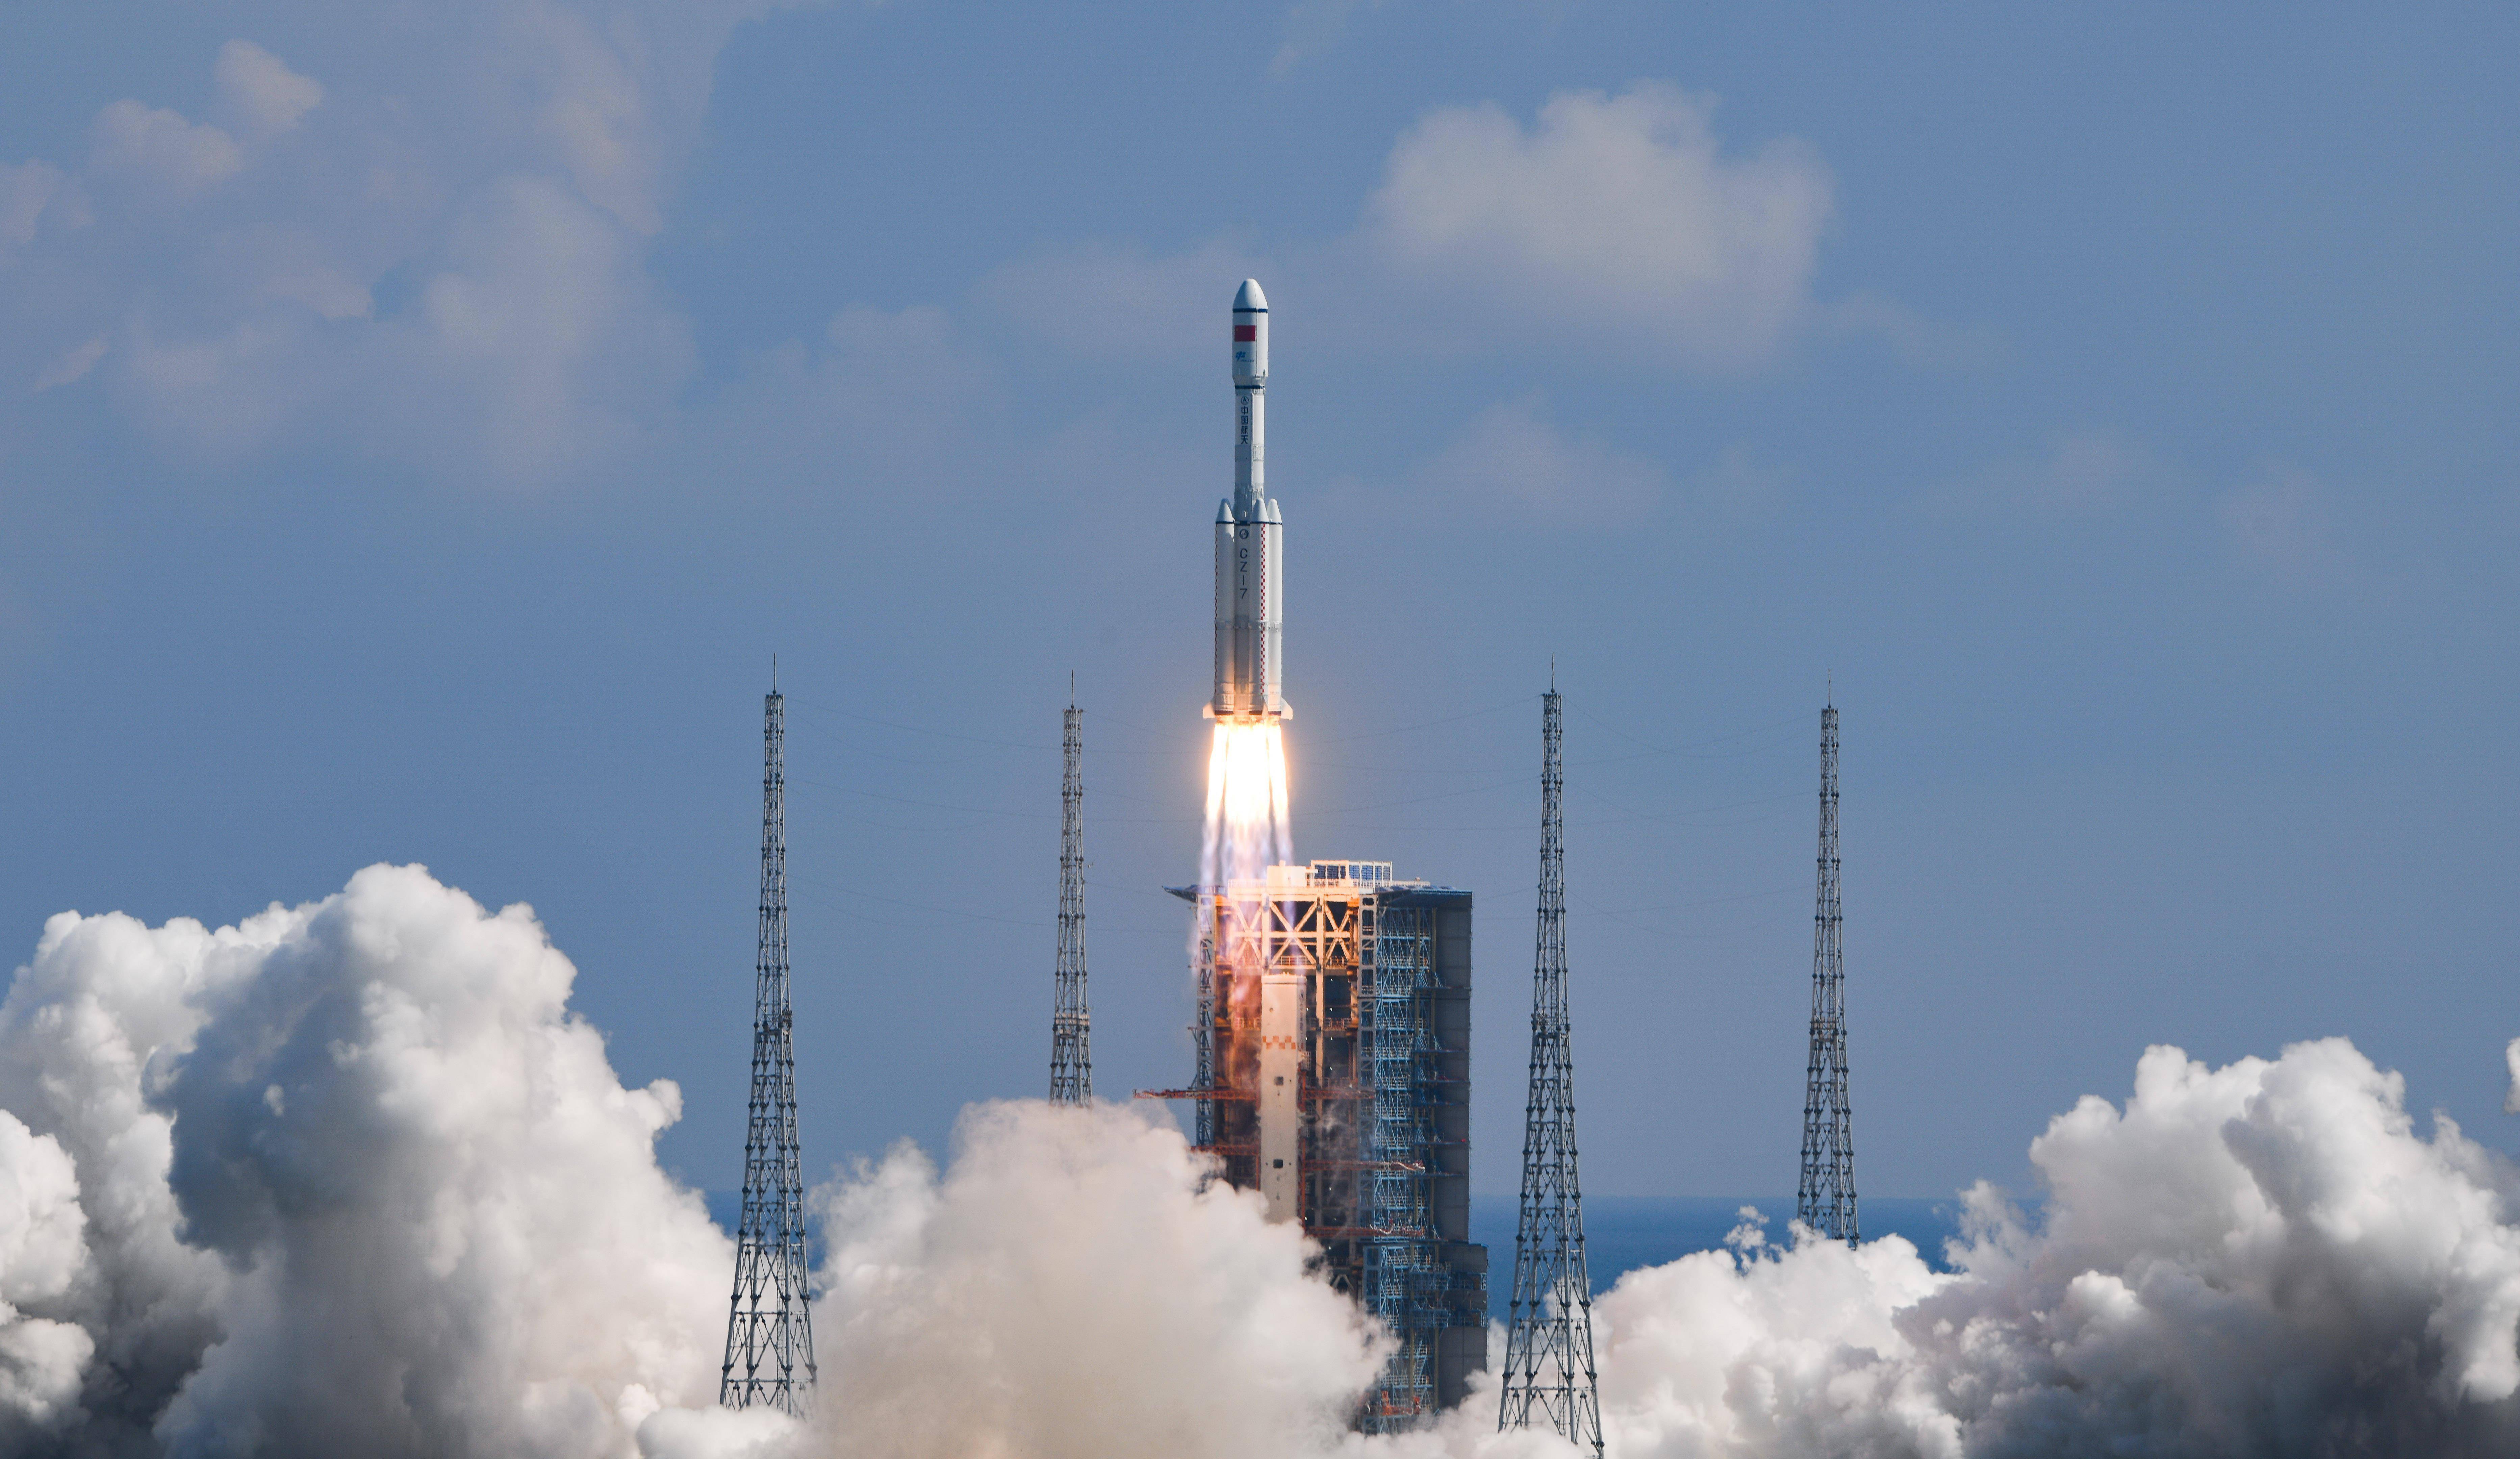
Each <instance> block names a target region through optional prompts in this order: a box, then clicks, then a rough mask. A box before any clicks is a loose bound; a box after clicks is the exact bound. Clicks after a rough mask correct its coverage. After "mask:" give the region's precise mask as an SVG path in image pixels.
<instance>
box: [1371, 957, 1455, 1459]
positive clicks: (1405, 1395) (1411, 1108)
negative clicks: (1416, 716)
mask: <svg viewBox="0 0 2520 1459" xmlns="http://www.w3.org/2000/svg"><path fill="white" fill-rule="evenodd" d="M1380 911H1381V915H1380V916H1379V918H1378V919H1377V925H1376V927H1375V929H1374V934H1373V938H1372V940H1371V941H1370V942H1368V943H1366V946H1367V947H1368V948H1370V949H1371V959H1370V964H1369V965H1368V966H1365V967H1361V968H1359V969H1358V975H1359V978H1360V980H1362V981H1363V982H1364V983H1365V986H1366V996H1365V998H1364V999H1363V1006H1362V1008H1361V1009H1360V1012H1361V1013H1362V1014H1363V1015H1364V1019H1365V1026H1364V1027H1363V1029H1361V1030H1360V1031H1361V1032H1362V1033H1363V1034H1364V1043H1365V1052H1366V1057H1365V1060H1364V1064H1365V1069H1364V1073H1365V1077H1366V1086H1367V1088H1368V1089H1369V1090H1370V1091H1371V1094H1370V1096H1369V1098H1370V1100H1371V1103H1370V1104H1369V1105H1368V1107H1367V1113H1366V1140H1365V1150H1364V1152H1363V1156H1362V1160H1361V1161H1360V1163H1361V1164H1362V1165H1363V1166H1364V1167H1365V1168H1364V1169H1363V1170H1362V1171H1361V1172H1360V1173H1361V1174H1362V1176H1363V1181H1362V1184H1363V1185H1364V1190H1363V1192H1362V1193H1361V1194H1362V1195H1363V1197H1364V1199H1363V1200H1362V1201H1361V1202H1359V1203H1358V1204H1359V1207H1360V1209H1359V1210H1358V1212H1357V1226H1358V1227H1359V1228H1360V1229H1361V1230H1362V1231H1364V1232H1365V1233H1366V1235H1365V1236H1364V1239H1363V1249H1362V1251H1361V1252H1360V1253H1359V1254H1360V1255H1361V1256H1362V1257H1363V1258H1364V1260H1363V1267H1364V1271H1363V1276H1364V1291H1363V1293H1362V1294H1361V1296H1362V1297H1363V1299H1364V1302H1365V1309H1366V1310H1367V1311H1369V1312H1371V1313H1373V1315H1374V1316H1376V1317H1379V1318H1381V1319H1382V1320H1383V1322H1385V1323H1387V1324H1388V1325H1389V1326H1390V1328H1391V1332H1392V1335H1393V1336H1394V1337H1396V1338H1398V1339H1399V1340H1400V1345H1399V1347H1398V1349H1397V1350H1395V1351H1394V1352H1393V1353H1392V1354H1391V1360H1390V1362H1389V1363H1387V1364H1385V1365H1384V1367H1383V1370H1382V1377H1381V1379H1380V1380H1379V1381H1378V1382H1377V1383H1376V1384H1375V1385H1374V1391H1373V1395H1372V1396H1371V1397H1369V1398H1368V1399H1367V1400H1366V1408H1365V1412H1364V1414H1363V1415H1362V1422H1361V1423H1360V1424H1359V1425H1358V1427H1359V1428H1361V1429H1363V1430H1364V1431H1365V1432H1366V1433H1368V1434H1383V1433H1392V1432H1396V1431H1399V1430H1402V1429H1410V1428H1415V1427H1416V1426H1417V1425H1418V1424H1419V1423H1422V1422H1424V1420H1425V1419H1426V1418H1427V1417H1429V1416H1431V1415H1432V1414H1433V1413H1434V1411H1435V1375H1434V1373H1433V1371H1432V1367H1431V1359H1432V1358H1433V1356H1434V1343H1435V1334H1436V1333H1437V1332H1438V1331H1440V1330H1441V1329H1442V1328H1443V1327H1444V1326H1445V1325H1446V1324H1447V1323H1448V1322H1449V1321H1450V1320H1451V1314H1450V1312H1449V1311H1448V1310H1447V1304H1446V1297H1445V1294H1446V1287H1447V1284H1448V1283H1449V1280H1450V1277H1451V1273H1450V1272H1449V1271H1448V1270H1447V1269H1446V1268H1445V1267H1444V1265H1443V1263H1442V1262H1441V1261H1440V1260H1438V1259H1437V1254H1436V1253H1435V1252H1434V1251H1432V1250H1430V1245H1431V1243H1430V1242H1429V1240H1428V1238H1429V1237H1430V1236H1431V1235H1432V1227H1433V1225H1434V1219H1433V1211H1432V1209H1431V1207H1430V1204H1429V1202H1428V1200H1427V1190H1426V1165H1427V1157H1428V1151H1429V1149H1430V1147H1431V1146H1432V1145H1433V1144H1434V1142H1435V1132H1434V1131H1433V1129H1431V1128H1430V1127H1429V1126H1428V1123H1427V1119H1426V1114H1425V1111H1424V1110H1423V1109H1422V1108H1421V1104H1422V1093H1423V1091H1422V1089H1421V1080H1422V1076H1423V1074H1424V1072H1425V1071H1424V1070H1423V1069H1422V1066H1423V1064H1424V1063H1425V1062H1426V1060H1427V1059H1428V1057H1429V1056H1430V1055H1432V1054H1433V1053H1434V1052H1435V1042H1434V1038H1433V1036H1432V1034H1431V1033H1430V1031H1429V1030H1428V1028H1427V1026H1426V995H1427V994H1428V993H1430V992H1431V991H1433V988H1434V985H1435V932H1434V917H1433V915H1432V914H1431V913H1430V912H1429V911H1427V910H1426V909H1425V908H1422V907H1384V908H1382V909H1380Z"/></svg>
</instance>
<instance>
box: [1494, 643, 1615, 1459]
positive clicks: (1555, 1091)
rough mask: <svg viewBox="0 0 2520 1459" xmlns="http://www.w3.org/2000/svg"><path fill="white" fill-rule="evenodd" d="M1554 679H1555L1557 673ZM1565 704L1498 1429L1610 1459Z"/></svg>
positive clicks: (1547, 754) (1548, 725)
mask: <svg viewBox="0 0 2520 1459" xmlns="http://www.w3.org/2000/svg"><path fill="white" fill-rule="evenodd" d="M1552 677H1553V678H1554V677H1555V676H1554V675H1552ZM1564 729H1565V716H1564V709H1563V703H1562V701H1560V700H1559V699H1558V697H1557V686H1556V685H1555V684H1552V685H1550V687H1549V693H1548V694H1547V695H1545V696H1543V697H1542V699H1541V702H1540V916H1539V935H1538V938H1537V940H1538V948H1537V951H1536V955H1535V956H1534V958H1533V960H1532V976H1531V1090H1530V1104H1529V1106H1528V1108H1527V1110H1526V1112H1525V1114H1524V1117H1523V1128H1522V1199H1521V1202H1520V1205H1519V1207H1518V1208H1517V1211H1516V1213H1515V1217H1514V1227H1513V1299H1512V1303H1511V1305H1510V1306H1509V1307H1508V1327H1507V1329H1506V1337H1505V1388H1504V1391H1503V1393H1502V1396H1501V1402H1500V1407H1499V1412H1498V1415H1497V1427H1498V1428H1499V1429H1500V1430H1504V1429H1528V1428H1531V1427H1532V1426H1533V1425H1534V1424H1538V1425H1541V1426H1543V1427H1546V1428H1549V1429H1553V1430H1554V1431H1556V1432H1557V1433H1558V1434H1559V1435H1561V1436H1564V1437H1565V1439H1566V1441H1567V1442H1569V1443H1571V1444H1573V1445H1575V1447H1577V1448H1578V1449H1582V1450H1585V1451H1587V1452H1589V1453H1591V1454H1592V1455H1593V1456H1594V1459H1600V1453H1601V1400H1600V1395H1599V1390H1598V1385H1597V1383H1596V1381H1595V1377H1594V1372H1593V1278H1592V1273H1591V1272H1590V1270H1589V1269H1588V1266H1587V1263H1586V1260H1585V1254H1584V1193H1583V1187H1582V1185H1581V1183H1580V1182H1579V1181H1578V1180H1577V1179H1576V1170H1575V1050H1574V1041H1573V1031H1574V1029H1573V1020H1572V1019H1571V1018H1570V1017H1569V1015H1568V1012H1567V1004H1566V822H1565V806H1564V801H1565V789H1566V777H1565V771H1564V769H1563V767H1562V765H1561V764H1560V762H1559V758H1558V742H1559V740H1560V739H1561V738H1562V736H1563V734H1564Z"/></svg>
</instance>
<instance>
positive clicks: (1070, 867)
mask: <svg viewBox="0 0 2520 1459" xmlns="http://www.w3.org/2000/svg"><path fill="white" fill-rule="evenodd" d="M1075 698H1076V697H1075V692H1074V690H1073V689H1072V688H1071V690H1070V691H1069V694H1068V705H1067V732H1066V734H1065V735H1063V736H1062V737H1061V738H1060V749H1061V750H1062V751H1064V752H1065V756H1066V769H1065V771H1064V773H1063V774H1061V775H1060V777H1059V782H1058V974H1057V977H1058V989H1057V994H1056V995H1055V997H1054V999H1053V1001H1052V1004H1051V1010H1050V1102H1051V1103H1052V1104H1054V1105H1087V1104H1092V1103H1093V1102H1094V1049H1093V1043H1092V1033H1093V1021H1092V1019H1091V1018H1090V1017H1088V1015H1087V1013H1086V1007H1085V729H1084V725H1085V711H1084V710H1082V709H1080V708H1078V707H1076V703H1075Z"/></svg>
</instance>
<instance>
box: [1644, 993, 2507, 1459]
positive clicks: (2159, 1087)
mask: <svg viewBox="0 0 2520 1459" xmlns="http://www.w3.org/2000/svg"><path fill="white" fill-rule="evenodd" d="M2404 1094H2405V1085H2404V1082H2403V1081H2402V1080H2401V1079H2400V1078H2399V1076H2398V1075H2396V1074H2394V1073H2386V1072H2383V1071H2379V1070H2377V1069H2374V1068H2373V1067H2372V1066H2371V1064H2370V1062H2369V1061H2368V1060H2366V1059H2364V1058H2363V1056H2362V1055H2361V1054H2360V1053H2358V1052H2356V1050H2355V1049H2354V1047H2353V1046H2352V1045H2351V1044H2349V1043H2347V1042H2345V1041H2344V1040H2342V1039H2330V1040H2327V1041H2324V1042H2319V1043H2309V1044H2300V1045H2296V1046H2294V1047H2293V1048H2291V1049H2288V1050H2286V1051H2285V1053H2284V1055H2283V1057H2282V1058H2281V1059H2279V1060H2275V1061H2273V1062H2268V1061H2265V1060H2259V1059H2246V1060H2242V1061H2240V1062H2239V1063H2236V1064H2233V1065H2230V1066H2228V1068H2224V1069H2219V1070H2216V1069H2208V1068H2206V1067H2205V1066H2204V1065H2201V1064H2197V1063H2193V1062H2191V1061H2189V1060H2188V1059H2187V1058H2186V1056H2185V1055H2183V1054H2182V1053H2181V1052H2180V1051H2179V1050H2177V1049H2171V1048H2155V1049H2152V1050H2150V1051H2149V1052H2147V1053H2146V1054H2145V1055H2144V1057H2143V1059H2142V1061H2141V1063H2140V1064H2139V1065H2138V1067H2137V1071H2136V1089H2135V1095H2134V1097H2133V1098H2132V1099H2130V1100H2129V1101H2128V1102H2127V1105H2126V1107H2125V1109H2124V1110H2123V1111H2121V1110H2119V1109H2116V1108H2113V1107H2111V1106H2110V1105H2109V1104H2108V1103H2107V1102H2106V1101H2103V1100H2099V1099H2095V1098H2089V1097H2087V1098H2085V1099H2084V1100H2083V1102H2082V1103H2081V1104H2080V1105H2078V1106H2076V1108H2075V1109H2074V1110H2073V1111H2072V1112H2071V1113H2069V1114H2066V1115H2063V1116H2060V1117H2058V1118H2057V1119H2056V1120H2055V1121H2054V1122H2053V1123H2051V1124H2050V1125H2049V1126H2048V1132H2047V1133H2046V1134H2044V1135H2042V1136H2041V1137H2040V1138H2039V1139H2038V1140H2037V1141H2036V1142H2034V1143H2033V1144H2032V1146H2031V1158H2032V1160H2033V1161H2034V1162H2035V1163H2037V1165H2038V1168H2039V1170H2040V1173H2041V1174H2042V1175H2043V1176H2044V1177H2045V1180H2046V1182H2047V1185H2048V1200H2047V1204H2046V1209H2045V1212H2044V1220H2043V1221H2042V1222H2041V1224H2040V1225H2039V1226H2038V1228H2037V1229H2035V1230H2034V1229H2033V1228H2032V1227H2031V1226H2030V1225H2028V1224H2027V1223H2026V1222H2025V1220H2024V1218H2023V1217H2022V1215H2021V1214H2020V1213H2019V1212H2018V1211H2017V1210H2015V1209H2014V1208H2011V1207H2010V1206H2009V1205H2007V1204H2006V1203H2005V1202H2004V1201H2003V1199H2002V1198H2001V1197H2000V1196H1999V1195H1998V1194H1997V1193H1996V1192H1994V1191H1992V1190H1990V1189H1988V1188H1986V1187H1984V1186H1982V1185H1981V1186H1980V1187H1978V1188H1977V1189H1975V1190H1973V1191H1971V1192H1970V1193H1969V1195H1968V1222H1967V1232H1966V1235H1965V1237H1964V1239H1963V1241H1962V1242H1961V1243H1958V1244H1956V1245H1955V1247H1954V1249H1953V1252H1952V1255H1953V1256H1954V1257H1955V1264H1956V1265H1957V1267H1958V1270H1957V1272H1955V1273H1953V1274H1948V1275H1937V1274H1935V1273H1933V1272H1931V1271H1929V1270H1927V1268H1926V1267H1925V1265H1924V1264H1923V1262H1921V1261H1920V1260H1919V1259H1918V1258H1917V1257H1916V1255H1915V1254H1914V1252H1913V1249H1912V1248H1910V1247H1909V1246H1908V1245H1907V1244H1906V1243H1905V1242H1902V1241H1899V1240H1897V1239H1895V1238H1893V1239H1891V1240H1886V1241H1881V1242H1876V1243H1872V1244H1869V1245H1868V1246H1866V1247H1865V1248H1863V1249H1862V1250H1861V1251H1849V1250H1847V1249H1845V1248H1844V1247H1842V1246H1837V1245H1834V1244H1829V1243H1818V1242H1815V1243H1807V1244H1804V1245H1802V1246H1799V1247H1797V1248H1795V1249H1794V1250H1792V1251H1790V1252H1787V1253H1784V1254H1780V1255H1777V1256H1775V1257H1773V1258H1772V1259H1760V1254H1759V1252H1758V1250H1757V1248H1756V1247H1752V1248H1751V1249H1750V1251H1749V1253H1748V1259H1742V1258H1740V1257H1736V1256H1734V1255H1728V1254H1701V1255H1696V1256H1690V1257H1686V1258H1683V1259H1682V1260H1680V1261H1677V1262H1674V1263H1672V1264H1671V1265H1668V1266H1664V1267H1660V1268H1657V1269H1654V1270H1650V1271H1643V1272H1638V1273H1635V1274H1633V1275H1631V1276H1629V1277H1628V1278H1627V1279H1626V1280H1625V1281H1623V1282H1621V1283H1620V1284H1619V1286H1618V1288H1617V1289H1616V1290H1615V1291H1613V1292H1612V1293H1611V1294H1610V1295H1609V1296H1608V1297H1607V1298H1605V1299H1603V1300H1602V1301H1601V1302H1600V1303H1599V1304H1598V1307H1597V1308H1596V1310H1597V1312H1598V1313H1599V1316H1600V1320H1601V1321H1602V1323H1603V1324H1604V1325H1605V1327H1606V1329H1607V1331H1606V1333H1605V1334H1604V1342H1603V1344H1602V1349H1603V1351H1602V1365H1601V1372H1602V1385H1603V1393H1602V1398H1603V1406H1604V1420H1605V1423H1606V1425H1607V1427H1608V1429H1609V1431H1610V1435H1611V1442H1612V1447H1613V1449H1614V1451H1615V1452H1617V1453H1619V1454H1622V1455H1626V1456H1630V1459H1640V1456H1646V1455H1651V1456H1657V1459H1660V1456H1675V1459H1676V1456H1682V1455H1713V1454H1800V1453H1865V1454H1913V1455H1929V1456H1941V1455H1959V1454H1991V1455H1993V1454H2000V1455H2010V1454H2024V1455H2027V1454H2039V1455H2058V1454H2068V1455H2071V1454H2093V1455H2098V1454H2146V1455H2181V1454H2195V1455H2208V1454H2214V1455H2228V1454H2269V1455H2274V1454H2287V1455H2289V1454H2415V1453H2424V1454H2479V1455H2482V1454H2507V1453H2512V1452H2515V1451H2520V1449H2516V1448H2515V1446H2520V1403H2515V1401H2514V1398H2513V1394H2514V1391H2515V1390H2520V1226H2514V1225H2513V1224H2512V1216H2513V1214H2514V1208H2513V1202H2514V1199H2515V1197H2520V1179H2516V1178H2515V1172H2514V1170H2513V1168H2512V1166H2511V1163H2509V1162H2508V1161H2506V1160H2504V1159H2503V1158H2502V1157H2500V1156H2498V1155H2497V1154H2495V1153H2493V1152H2491V1151H2488V1150H2486V1149H2484V1148H2483V1147H2481V1146H2479V1145H2478V1144H2476V1143H2475V1142H2474V1141H2471V1140H2469V1139H2468V1138H2467V1137H2466V1136H2465V1135H2463V1134H2462V1133H2460V1131H2459V1130H2458V1128H2457V1127H2456V1126H2455V1125H2453V1123H2452V1122H2451V1121H2450V1120H2448V1119H2447V1118H2440V1117H2436V1120H2435V1128H2434V1130H2433V1132H2432V1135H2431V1137H2430V1138H2429V1139H2427V1138H2422V1137H2419V1136H2418V1135H2417V1134H2416V1133H2415V1131H2414V1127H2413V1122H2412V1121H2411V1120H2410V1119H2409V1118H2408V1117H2407V1114H2406V1111H2405V1107H2404V1102H2403V1101H2404Z"/></svg>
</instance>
